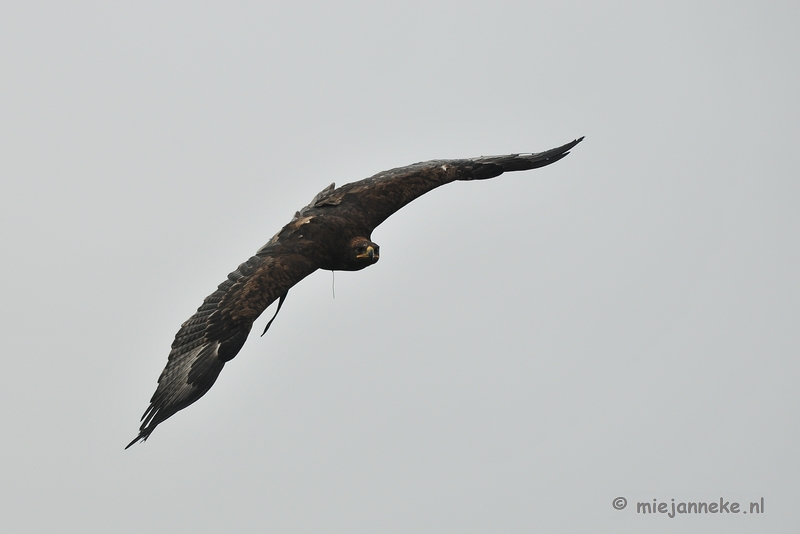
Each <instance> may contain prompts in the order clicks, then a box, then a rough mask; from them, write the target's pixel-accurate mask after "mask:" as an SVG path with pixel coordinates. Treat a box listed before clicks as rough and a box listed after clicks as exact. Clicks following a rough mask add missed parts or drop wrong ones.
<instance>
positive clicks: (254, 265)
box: [125, 137, 583, 449]
mask: <svg viewBox="0 0 800 534" xmlns="http://www.w3.org/2000/svg"><path fill="white" fill-rule="evenodd" d="M582 140H583V137H581V138H579V139H575V140H574V141H572V142H570V143H567V144H565V145H563V146H560V147H558V148H554V149H552V150H547V151H545V152H540V153H537V154H511V155H507V156H489V157H479V158H471V159H450V160H433V161H426V162H422V163H415V164H413V165H409V166H407V167H400V168H397V169H391V170H388V171H384V172H381V173H379V174H376V175H375V176H373V177H371V178H367V179H365V180H361V181H358V182H353V183H349V184H347V185H344V186H342V187H339V188H336V187H335V184H331V185H329V186H328V187H326V188H325V189H323V190H322V191H320V192H319V194H317V195H316V196H315V197H314V198H313V200H312V201H311V203H310V204H309V205H308V206H306V207H305V208H303V209H301V210H300V211H298V212H296V213H295V215H294V217H293V218H292V220H291V221H289V224H287V225H286V226H284V227H283V228H282V229H281V230H280V231H279V232H278V233H277V234H275V235H274V236H273V237H272V239H270V240H269V241H268V242H267V244H265V245H264V246H263V247H261V248H260V249H258V251H257V252H256V253H255V255H254V256H253V257H251V258H250V259H249V260H247V261H246V262H244V263H242V264H241V265H239V267H238V268H237V269H236V270H235V271H233V272H232V273H230V274H229V275H228V278H227V279H226V280H225V281H224V282H222V283H221V284H220V285H219V286H218V287H217V290H216V291H214V292H213V293H211V294H210V295H209V296H208V297H206V299H205V300H204V301H203V304H202V305H201V306H200V307H199V308H198V309H197V312H196V313H195V314H194V315H192V316H191V317H190V318H189V320H187V321H186V322H184V323H183V324H182V325H181V328H180V330H178V333H177V334H175V340H174V341H173V342H172V350H170V353H169V359H168V360H167V365H166V367H165V368H164V370H163V371H162V372H161V376H160V377H159V378H158V387H157V388H156V391H155V393H154V394H153V397H152V398H151V399H150V406H149V407H148V408H147V410H146V411H145V412H144V415H142V418H141V426H140V427H139V435H138V436H136V438H135V439H134V440H133V441H131V442H130V443H129V444H128V446H127V447H125V448H126V449H127V448H128V447H130V446H131V445H133V444H134V443H137V442H138V441H145V440H147V438H148V437H150V434H152V433H153V430H155V428H156V427H157V426H158V425H159V424H161V423H163V422H164V421H166V420H167V419H169V418H170V417H172V416H173V415H175V414H176V413H177V412H179V411H180V410H183V409H184V408H186V407H187V406H189V405H190V404H192V403H193V402H195V401H196V400H197V399H199V398H200V397H202V396H203V395H205V394H206V392H207V391H208V390H209V389H211V386H213V385H214V382H215V381H216V380H217V377H218V376H219V374H220V372H221V371H222V368H223V367H225V363H226V362H229V361H230V360H232V359H233V358H234V357H235V356H236V354H237V353H238V352H239V350H241V348H242V346H243V345H244V342H245V341H246V340H247V336H248V334H249V333H250V329H251V328H252V327H253V322H254V321H255V320H256V319H257V318H258V316H259V315H261V313H262V312H263V311H264V310H265V309H266V308H267V307H268V306H269V305H270V304H272V303H273V302H275V301H276V300H277V301H278V307H277V309H276V311H275V315H273V317H272V319H270V321H269V322H268V323H267V326H266V328H265V329H264V333H266V331H267V330H268V329H269V327H270V325H271V324H272V322H273V321H274V320H275V317H277V315H278V312H279V311H280V309H281V306H282V305H283V302H284V301H285V300H286V295H287V294H288V293H289V290H290V289H291V288H292V287H293V286H294V285H295V284H297V283H298V282H300V281H301V280H302V279H303V278H305V277H306V276H308V275H310V274H311V273H313V272H314V271H316V270H317V269H326V270H329V271H360V270H361V269H364V268H365V267H369V266H370V265H373V264H375V263H376V262H377V261H378V259H379V258H380V247H379V246H378V245H377V244H376V243H374V242H373V241H372V240H371V235H372V231H373V230H374V229H375V228H376V227H377V226H378V225H379V224H381V223H382V222H383V221H385V220H386V219H387V218H388V217H389V216H390V215H392V214H393V213H394V212H396V211H397V210H399V209H400V208H402V207H403V206H405V205H406V204H408V203H409V202H411V201H412V200H414V199H415V198H417V197H419V196H421V195H424V194H425V193H427V192H428V191H431V190H432V189H435V188H437V187H439V186H440V185H444V184H447V183H450V182H454V181H457V180H486V179H489V178H494V177H496V176H500V175H501V174H503V173H504V172H509V171H524V170H529V169H535V168H538V167H544V166H545V165H550V164H551V163H555V162H556V161H558V160H560V159H561V158H563V157H565V156H566V155H567V154H569V151H570V150H571V149H572V148H573V147H574V146H575V145H577V144H578V143H580V142H581V141H582ZM262 335H263V334H262Z"/></svg>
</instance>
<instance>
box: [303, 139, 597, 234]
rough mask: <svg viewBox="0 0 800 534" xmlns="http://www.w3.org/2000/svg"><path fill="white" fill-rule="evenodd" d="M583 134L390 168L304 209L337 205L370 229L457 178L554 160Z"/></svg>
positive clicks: (325, 192)
mask: <svg viewBox="0 0 800 534" xmlns="http://www.w3.org/2000/svg"><path fill="white" fill-rule="evenodd" d="M582 140H583V137H581V138H580V139H575V140H574V141H572V142H570V143H567V144H566V145H563V146H560V147H558V148H554V149H552V150H548V151H546V152H540V153H538V154H511V155H508V156H488V157H480V158H472V159H453V160H433V161H426V162H422V163H415V164H413V165H409V166H407V167H400V168H397V169H391V170H388V171H384V172H381V173H378V174H376V175H375V176H373V177H371V178H367V179H366V180H361V181H358V182H353V183H350V184H347V185H344V186H342V187H339V188H338V189H333V188H332V187H329V188H328V189H326V190H323V191H322V192H321V193H320V194H318V195H317V196H316V197H315V198H314V200H313V201H312V202H311V204H310V205H309V206H308V208H306V209H313V208H324V207H325V206H340V207H341V209H343V210H346V211H347V212H348V213H347V215H348V216H349V217H351V218H352V219H358V220H359V222H360V223H361V224H362V225H363V226H364V227H365V228H367V229H368V230H369V231H370V232H371V231H372V230H374V229H375V228H376V227H377V226H378V225H379V224H381V223H382V222H383V221H385V220H386V219H387V218H388V217H389V216H390V215H392V214H393V213H394V212H396V211H397V210H399V209H400V208H402V207H403V206H405V205H406V204H408V203H409V202H411V201H412V200H414V199H415V198H417V197H420V196H422V195H424V194H425V193H427V192H428V191H431V190H432V189H435V188H437V187H439V186H440V185H444V184H447V183H450V182H453V181H456V180H485V179H487V178H494V177H495V176H500V175H501V174H503V173H504V172H509V171H524V170H528V169H535V168H537V167H544V166H545V165H550V164H551V163H555V162H556V161H558V160H560V159H561V158H563V157H565V156H566V155H567V154H569V151H570V150H571V149H572V147H574V146H575V145H577V144H578V143H580V142H581V141H582Z"/></svg>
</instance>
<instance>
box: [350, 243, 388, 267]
mask: <svg viewBox="0 0 800 534" xmlns="http://www.w3.org/2000/svg"><path fill="white" fill-rule="evenodd" d="M380 250H381V247H379V246H378V245H377V244H375V243H373V242H372V241H370V240H369V239H367V238H365V237H356V238H354V239H351V240H350V244H349V250H348V258H347V266H348V268H347V269H345V270H348V271H360V270H361V269H363V268H364V267H369V266H370V265H372V264H373V263H377V261H378V259H379V258H380Z"/></svg>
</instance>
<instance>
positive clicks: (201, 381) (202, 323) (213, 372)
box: [125, 242, 316, 449]
mask: <svg viewBox="0 0 800 534" xmlns="http://www.w3.org/2000/svg"><path fill="white" fill-rule="evenodd" d="M285 248H286V247H283V246H282V245H281V243H279V242H275V243H273V244H271V245H267V246H265V247H263V248H262V249H261V250H259V252H258V254H257V255H255V256H253V257H252V258H250V259H249V260H247V261H246V262H244V263H242V264H241V265H239V268H238V269H236V270H235V271H233V272H232V273H231V274H229V275H228V278H227V280H225V281H224V282H222V283H221V284H220V285H219V287H218V288H217V290H216V291H214V292H213V293H212V294H210V295H209V296H208V297H206V299H205V300H204V301H203V305H202V306H200V307H199V308H198V309H197V313H195V314H194V315H192V317H191V318H189V320H188V321H186V322H185V323H183V324H182V325H181V328H180V330H178V333H177V334H176V335H175V341H173V343H172V350H171V351H170V353H169V360H168V361H167V366H166V367H165V368H164V371H163V372H162V373H161V376H160V377H159V379H158V388H157V389H156V392H155V393H154V394H153V398H152V399H150V406H149V407H148V408H147V410H146V411H145V412H144V415H143V416H142V425H141V427H140V428H139V435H138V436H136V439H134V440H133V441H131V442H130V443H129V444H128V446H127V447H125V448H126V449H127V448H128V447H130V446H131V445H133V444H134V443H136V442H137V441H140V440H141V441H144V440H146V439H147V438H148V437H149V436H150V434H151V433H152V432H153V430H154V429H155V427H156V426H158V425H159V424H160V423H162V422H163V421H165V420H166V419H168V418H169V417H171V416H172V415H174V414H175V413H177V412H178V411H180V410H182V409H184V408H186V407H187V406H189V405H190V404H192V403H193V402H194V401H196V400H197V399H199V398H200V397H202V396H203V395H205V394H206V392H207V391H208V390H209V389H211V386H213V385H214V382H215V381H216V380H217V377H218V376H219V373H220V371H222V368H223V366H224V365H225V362H227V361H229V360H231V359H233V357H234V356H236V354H237V353H238V352H239V350H240V349H241V348H242V345H244V342H245V341H246V340H247V335H248V334H249V333H250V329H251V328H252V326H253V321H255V320H256V319H257V318H258V316H259V315H261V313H262V312H263V311H264V310H265V309H266V308H267V306H269V305H270V304H272V303H273V302H274V301H275V300H276V299H278V298H280V299H283V298H285V297H286V294H287V293H288V291H289V289H290V288H291V287H292V286H293V285H295V284H296V283H298V282H299V281H300V280H302V279H303V278H305V277H306V276H308V275H309V274H311V273H312V272H314V271H315V270H316V267H315V266H314V264H313V262H312V261H311V260H309V259H308V258H307V257H305V256H303V255H300V254H296V253H285V252H284V253H282V252H281V251H282V250H284V249H285ZM281 302H282V301H281Z"/></svg>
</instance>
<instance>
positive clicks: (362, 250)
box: [356, 247, 367, 254]
mask: <svg viewBox="0 0 800 534" xmlns="http://www.w3.org/2000/svg"><path fill="white" fill-rule="evenodd" d="M366 251H367V247H356V252H358V253H359V254H363V253H365V252H366Z"/></svg>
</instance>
